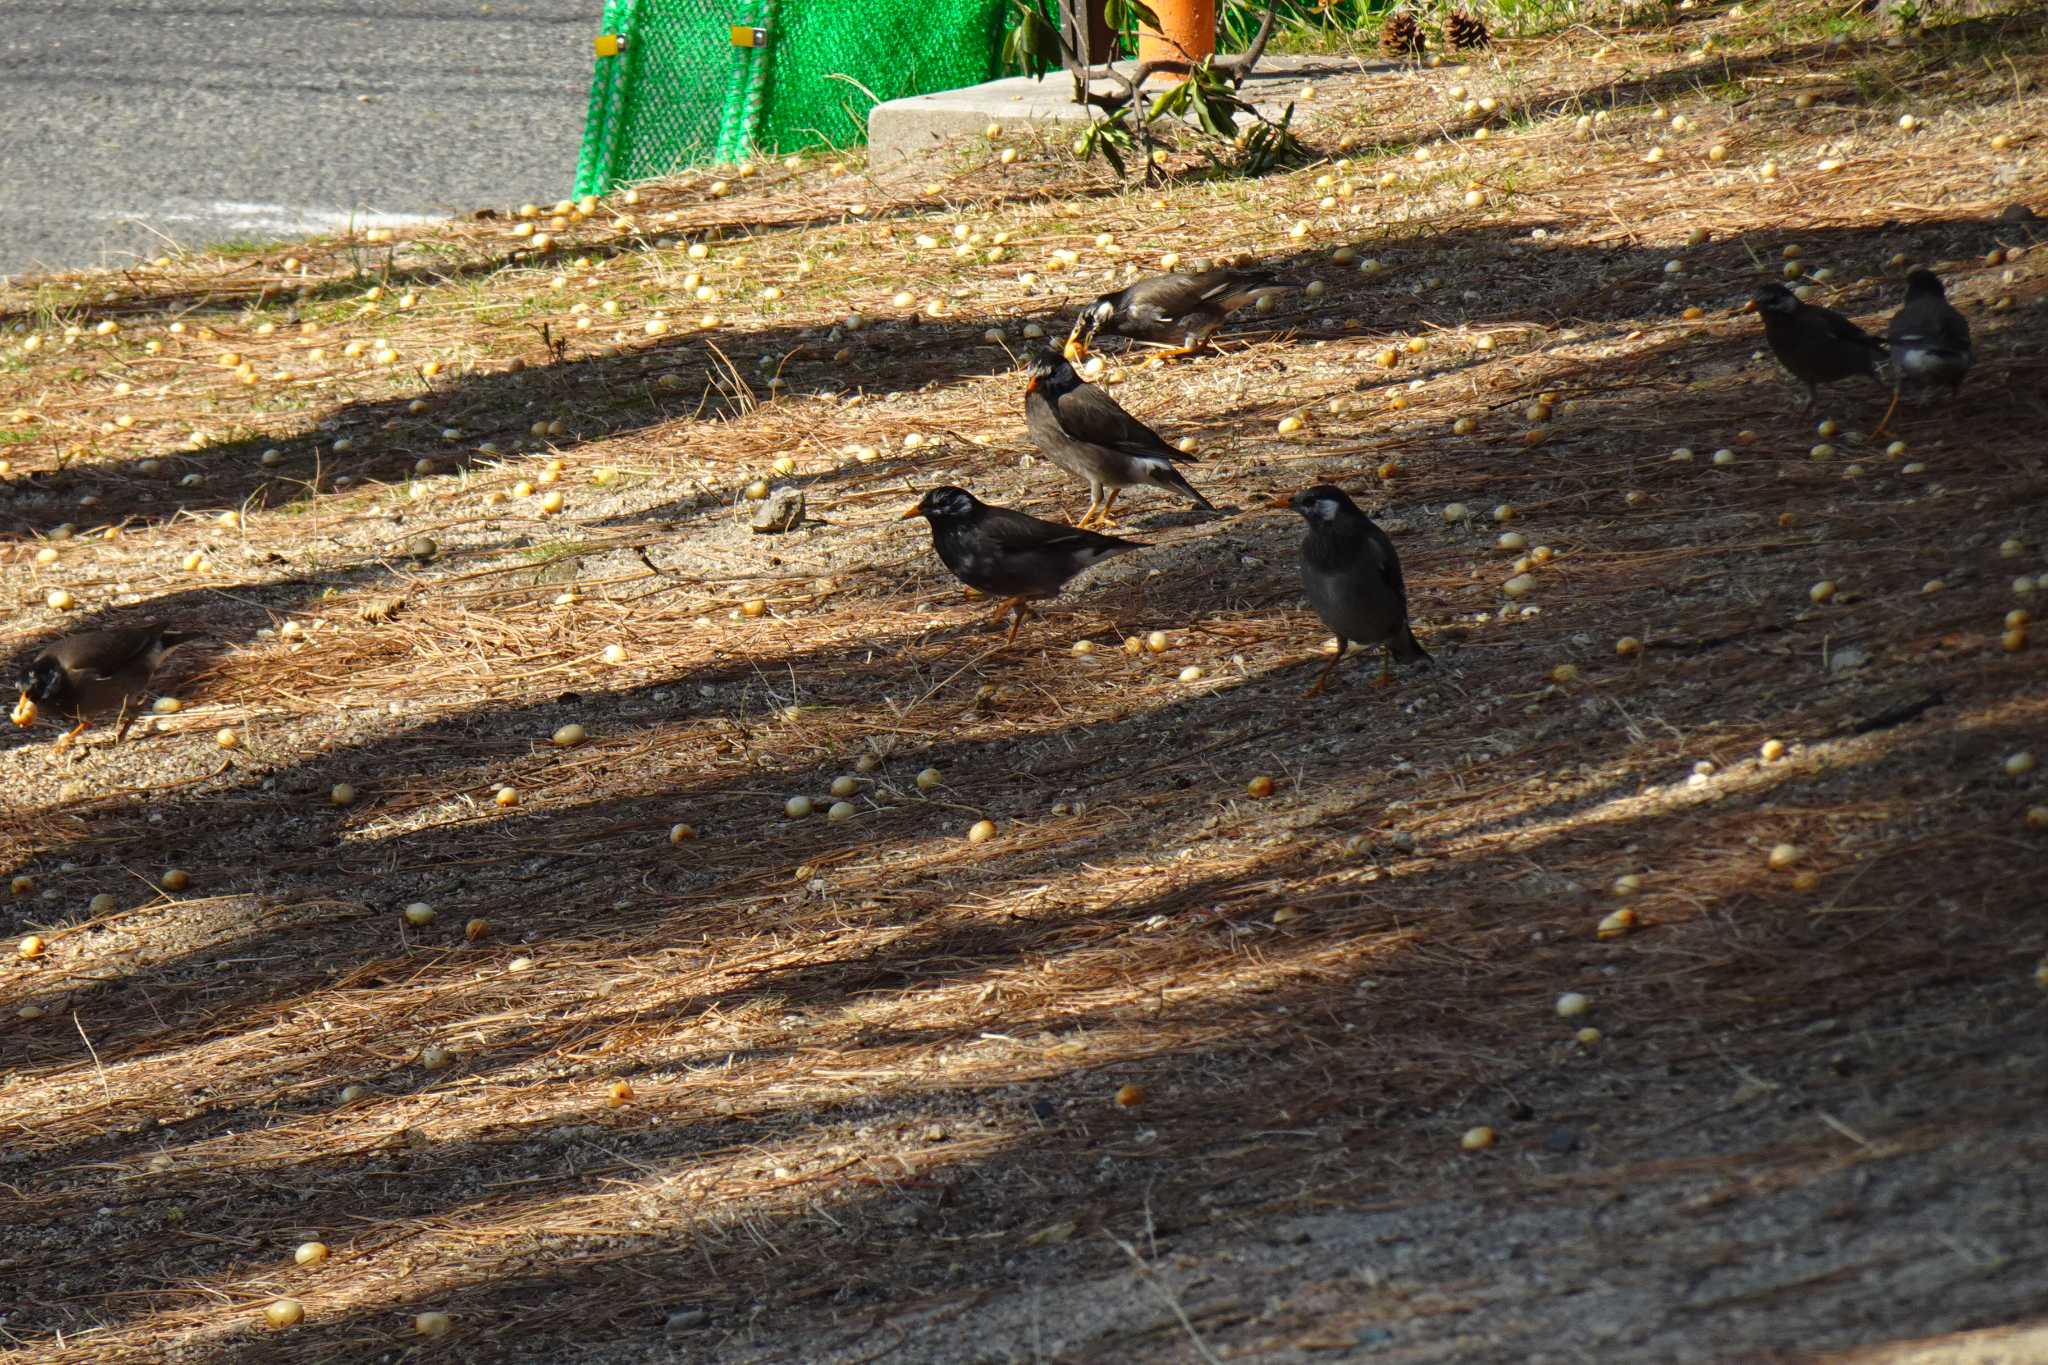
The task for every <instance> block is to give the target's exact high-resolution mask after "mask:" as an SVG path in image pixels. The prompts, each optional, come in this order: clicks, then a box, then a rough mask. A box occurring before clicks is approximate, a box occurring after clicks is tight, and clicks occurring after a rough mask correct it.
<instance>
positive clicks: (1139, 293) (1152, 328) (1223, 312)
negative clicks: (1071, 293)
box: [1066, 270, 1294, 360]
mask: <svg viewBox="0 0 2048 1365" xmlns="http://www.w3.org/2000/svg"><path fill="white" fill-rule="evenodd" d="M1293 287H1294V286H1293V285H1291V284H1287V283H1285V282H1284V281H1282V280H1279V279H1276V278H1275V277H1273V276H1271V275H1264V274H1259V273H1257V272H1254V271H1249V270H1204V271H1203V272H1201V273H1200V274H1199V275H1183V274H1173V275H1148V276H1146V277H1145V278H1144V279H1142V280H1139V281H1137V282H1136V283H1134V284H1132V285H1130V286H1128V287H1127V288H1124V289H1119V290H1118V291H1117V292H1115V293H1114V294H1104V295H1103V296H1102V297H1101V298H1099V299H1097V300H1095V302H1094V303H1092V304H1090V305H1088V307H1087V308H1085V309H1083V310H1082V312H1081V316H1080V317H1078V318H1076V319H1074V329H1073V331H1071V332H1069V333H1068V334H1067V345H1066V354H1067V356H1068V358H1069V359H1074V360H1078V359H1080V358H1081V357H1082V356H1084V355H1086V354H1087V353H1088V344H1089V343H1090V342H1092V341H1094V340H1095V338H1096V337H1097V336H1121V337H1129V338H1131V340H1133V341H1150V342H1157V343H1160V344H1162V345H1166V346H1171V347H1173V348H1174V349H1173V350H1170V351H1168V352H1166V355H1167V356H1169V357H1171V356H1182V355H1189V354H1192V353H1193V352H1195V351H1198V350H1200V349H1201V348H1202V347H1203V346H1204V345H1206V344H1207V343H1208V340H1209V338H1210V337H1211V336H1212V335H1214V334H1215V331H1216V329H1217V328H1218V327H1221V326H1222V325H1223V320H1224V318H1226V317H1228V316H1229V315H1230V314H1231V313H1233V312H1235V311H1236V310H1237V309H1239V308H1242V307H1244V306H1245V305H1246V304H1249V303H1256V302H1258V300H1259V299H1260V298H1262V297H1264V296H1266V295H1268V294H1273V293H1276V292H1278V291H1280V290H1285V289H1292V288H1293Z"/></svg>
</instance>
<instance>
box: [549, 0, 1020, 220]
mask: <svg viewBox="0 0 2048 1365" xmlns="http://www.w3.org/2000/svg"><path fill="white" fill-rule="evenodd" d="M1046 8H1047V9H1048V10H1050V4H1049V3H1048V4H1047V6H1046ZM1012 11H1013V7H1012V5H1011V3H1010V0H728V3H725V4H716V5H714V4H708V3H705V0H607V3H606V5H605V11H604V21H603V31H604V32H605V33H607V34H616V35H617V36H618V37H619V39H620V47H619V51H618V54H617V55H616V56H602V55H600V56H599V57H598V59H597V69H596V72H595V74H594V75H593V77H592V80H591V85H590V115H589V118H588V120H587V122H586V123H585V125H584V132H583V152H582V156H581V157H580V158H579V161H578V164H577V169H576V193H578V194H604V193H606V192H608V191H610V190H611V189H612V188H613V187H614V186H617V185H621V184H625V183H629V182H632V181H635V180H646V179H650V178H652V177H654V176H658V175H666V174H668V173H670V172H673V171H677V170H680V169H682V168H684V167H686V166H692V165H699V164H703V163H706V162H729V161H738V160H742V159H744V158H745V157H747V156H749V155H752V154H754V153H778V154H779V153H785V152H794V151H801V150H802V149H804V148H806V147H818V146H832V147H844V146H850V145H853V144H856V143H860V142H863V141H865V140H866V138H867V117H868V110H869V109H870V108H872V107H873V106H874V104H875V103H876V102H877V101H879V100H890V99H897V98H900V97H901V96H904V95H922V94H926V93H929V92H931V91H934V90H953V89H958V88H959V87H961V86H967V85H976V84H979V83H980V82H982V81H986V80H992V79H994V78H995V77H997V76H999V75H1001V74H1003V72H1002V70H1001V59H1000V57H999V53H1000V51H1001V48H1002V41H1003V34H1004V32H1005V30H1006V29H1007V28H1008V26H1009V24H1010V22H1011V15H1012ZM736 25H737V26H743V27H747V28H760V29H764V30H766V32H767V34H768V41H767V43H766V45H765V46H761V47H741V46H738V45H736V44H735V43H734V42H733V39H732V30H733V28H734V26H736Z"/></svg>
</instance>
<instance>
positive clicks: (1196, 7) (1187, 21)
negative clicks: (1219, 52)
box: [1138, 0, 1216, 72]
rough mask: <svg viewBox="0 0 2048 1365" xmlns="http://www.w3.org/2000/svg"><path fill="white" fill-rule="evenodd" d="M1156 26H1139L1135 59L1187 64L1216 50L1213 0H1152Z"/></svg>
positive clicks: (1179, 68)
mask: <svg viewBox="0 0 2048 1365" xmlns="http://www.w3.org/2000/svg"><path fill="white" fill-rule="evenodd" d="M1152 12H1153V13H1154V14H1156V15H1158V16H1159V28H1158V30H1156V31H1155V30H1154V29H1153V28H1152V27H1151V26H1150V25H1146V24H1140V25H1139V26H1138V60H1139V61H1141V62H1152V61H1158V62H1171V63H1173V67H1172V68H1171V69H1173V70H1176V71H1181V72H1185V71H1186V70H1187V69H1188V67H1189V66H1190V65H1191V64H1192V63H1194V62H1198V61H1200V60H1201V59H1202V58H1204V57H1207V56H1211V55H1213V54H1214V53H1215V51H1216V0H1153V3H1152Z"/></svg>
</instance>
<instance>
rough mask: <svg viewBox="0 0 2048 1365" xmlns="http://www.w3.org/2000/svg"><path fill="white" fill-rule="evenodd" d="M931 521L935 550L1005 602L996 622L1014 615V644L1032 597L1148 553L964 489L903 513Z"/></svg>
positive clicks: (940, 491) (936, 494)
mask: <svg viewBox="0 0 2048 1365" xmlns="http://www.w3.org/2000/svg"><path fill="white" fill-rule="evenodd" d="M911 517H923V518H924V519H925V520H926V521H927V522H929V523H931V528H932V548H933V549H934V550H937V551H938V552H939V558H940V559H941V560H943V561H945V565H946V567H947V568H948V569H951V570H952V571H953V576H954V577H955V578H957V579H959V580H960V581H961V582H962V583H965V584H966V585H967V586H968V587H970V588H973V589H975V590H977V591H979V592H984V593H987V594H988V595H989V596H990V597H1000V598H1002V599H1003V601H1002V604H1001V605H1000V606H999V607H997V608H996V612H995V619H996V620H998V621H1000V620H1002V619H1003V617H1004V616H1005V615H1008V614H1009V613H1011V612H1015V613H1016V619H1015V620H1014V621H1013V622H1012V623H1011V625H1010V634H1009V638H1008V639H1006V640H1005V641H1004V643H1005V644H1008V643H1009V642H1010V641H1011V640H1015V639H1016V638H1017V632H1018V631H1019V630H1021V629H1023V626H1024V613H1025V612H1026V611H1027V610H1029V606H1028V604H1029V603H1030V602H1032V601H1033V600H1036V599H1039V598H1046V597H1056V596H1058V595H1059V591H1060V589H1061V588H1062V587H1064V586H1066V582H1067V580H1068V579H1070V578H1072V577H1073V576H1074V575H1075V574H1078V573H1080V572H1081V571H1082V570H1083V569H1085V568H1087V567H1088V566H1089V565H1091V564H1095V563H1098V562H1100V561H1101V560H1105V559H1108V558H1109V557H1110V556H1111V555H1120V554H1123V553H1124V552H1125V551H1127V550H1137V549H1142V548H1144V542H1143V541H1137V540H1124V539H1122V538H1121V537H1119V536H1104V535H1097V534H1096V533H1095V532H1093V531H1083V530H1078V529H1076V528H1075V527H1072V526H1061V525H1060V524H1059V523H1057V522H1051V521H1040V520H1039V519H1038V518H1037V517H1034V516H1030V515H1028V514H1026V513H1023V512H1018V511H1014V510H1012V509H1011V508H1008V507H992V506H990V505H989V504H988V503H985V502H983V501H981V499H979V498H977V497H975V496H974V495H973V494H972V493H970V492H968V491H967V490H966V489H964V488H954V487H952V486H951V485H946V486H944V487H940V488H934V489H932V490H931V491H930V492H928V493H926V494H925V495H924V496H923V497H922V498H920V499H918V501H917V502H916V504H914V505H913V506H911V507H909V508H907V509H905V511H904V513H903V518H904V520H908V519H910V518H911Z"/></svg>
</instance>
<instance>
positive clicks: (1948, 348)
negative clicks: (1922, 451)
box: [1879, 270, 1977, 426]
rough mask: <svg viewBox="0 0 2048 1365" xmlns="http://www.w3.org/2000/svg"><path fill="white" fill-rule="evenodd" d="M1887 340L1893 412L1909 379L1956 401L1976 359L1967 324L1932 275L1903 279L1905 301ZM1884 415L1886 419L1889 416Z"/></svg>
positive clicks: (1922, 272) (1926, 272)
mask: <svg viewBox="0 0 2048 1365" xmlns="http://www.w3.org/2000/svg"><path fill="white" fill-rule="evenodd" d="M1886 335H1887V336H1888V337H1889V338H1890V341H1891V352H1892V374H1893V376H1894V380H1893V384H1892V406H1893V407H1897V406H1898V395H1899V391H1900V390H1901V389H1903V388H1904V387H1905V384H1906V381H1907V380H1909V379H1910V380H1912V381H1913V382H1915V383H1918V384H1929V385H1939V386H1940V387H1942V388H1945V389H1947V390H1948V391H1949V396H1950V397H1954V396H1955V394H1956V393H1957V392H1959V391H1960V390H1961V389H1962V387H1963V376H1965V375H1967V374H1968V373H1969V372H1970V365H1971V363H1972V362H1973V361H1974V360H1975V359H1976V358H1977V356H1976V352H1975V351H1974V350H1973V349H1972V348H1971V346H1970V324H1969V322H1968V320H1967V319H1965V318H1964V317H1963V315H1962V314H1961V313H1959V312H1957V311H1956V309H1955V305H1954V304H1952V303H1950V302H1949V301H1948V293H1947V291H1946V290H1944V289H1943V288H1942V284H1941V277H1940V276H1939V275H1937V274H1935V273H1934V272H1933V271H1932V270H1915V271H1914V272H1912V273H1911V274H1910V275H1908V276H1906V301H1905V303H1903V304H1901V305H1900V307H1899V311H1898V312H1896V313H1894V314H1892V322H1891V327H1890V328H1889V329H1888V331H1887V333H1886ZM1885 416H1886V418H1887V419H1889V418H1890V416H1891V414H1890V413H1889V412H1887V413H1886V414H1885ZM1879 425H1880V426H1881V425H1882V423H1880V424H1879Z"/></svg>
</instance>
